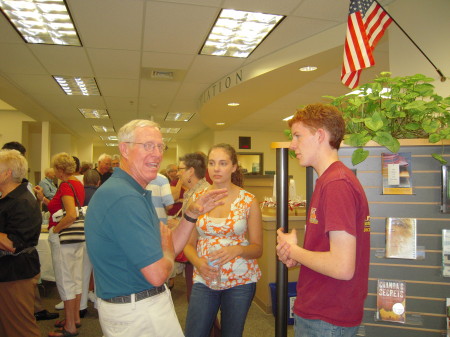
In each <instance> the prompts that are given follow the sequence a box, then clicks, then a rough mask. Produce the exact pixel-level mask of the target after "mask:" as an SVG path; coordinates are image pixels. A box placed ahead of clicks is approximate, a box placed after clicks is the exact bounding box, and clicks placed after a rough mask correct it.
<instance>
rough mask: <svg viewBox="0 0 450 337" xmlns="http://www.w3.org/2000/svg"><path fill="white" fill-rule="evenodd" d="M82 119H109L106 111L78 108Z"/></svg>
mask: <svg viewBox="0 0 450 337" xmlns="http://www.w3.org/2000/svg"><path fill="white" fill-rule="evenodd" d="M78 110H79V111H80V112H81V114H82V115H83V116H84V118H109V114H108V111H107V110H105V109H83V108H78Z"/></svg>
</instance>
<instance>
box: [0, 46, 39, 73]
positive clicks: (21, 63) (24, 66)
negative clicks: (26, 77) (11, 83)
mask: <svg viewBox="0 0 450 337" xmlns="http://www.w3.org/2000/svg"><path fill="white" fill-rule="evenodd" d="M0 46H1V47H2V49H1V52H0V70H1V71H2V72H3V73H6V74H47V71H46V70H45V69H44V68H43V67H42V65H41V64H40V63H39V62H38V60H36V57H35V56H34V55H33V54H32V53H31V51H30V50H29V49H28V48H27V46H26V45H25V43H22V44H2V45H0Z"/></svg>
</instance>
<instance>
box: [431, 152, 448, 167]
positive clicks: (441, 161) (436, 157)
mask: <svg viewBox="0 0 450 337" xmlns="http://www.w3.org/2000/svg"><path fill="white" fill-rule="evenodd" d="M431 156H432V157H433V158H434V159H436V160H437V161H438V162H440V163H441V164H442V165H447V160H445V159H444V157H442V156H441V155H440V154H437V153H432V154H431Z"/></svg>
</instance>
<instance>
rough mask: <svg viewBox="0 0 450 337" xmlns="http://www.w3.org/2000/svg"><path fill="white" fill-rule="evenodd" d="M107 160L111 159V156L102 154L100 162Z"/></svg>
mask: <svg viewBox="0 0 450 337" xmlns="http://www.w3.org/2000/svg"><path fill="white" fill-rule="evenodd" d="M105 159H111V156H110V155H109V154H107V153H102V154H101V155H100V157H98V162H101V161H104V160H105Z"/></svg>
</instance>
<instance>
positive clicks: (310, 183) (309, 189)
mask: <svg viewBox="0 0 450 337" xmlns="http://www.w3.org/2000/svg"><path fill="white" fill-rule="evenodd" d="M313 191H314V169H313V168H312V167H311V166H308V167H307V168H306V211H307V212H308V211H309V204H310V203H311V197H312V194H313ZM306 215H308V214H306Z"/></svg>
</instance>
